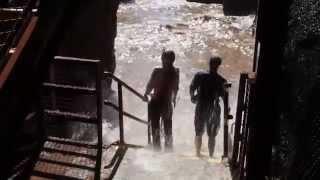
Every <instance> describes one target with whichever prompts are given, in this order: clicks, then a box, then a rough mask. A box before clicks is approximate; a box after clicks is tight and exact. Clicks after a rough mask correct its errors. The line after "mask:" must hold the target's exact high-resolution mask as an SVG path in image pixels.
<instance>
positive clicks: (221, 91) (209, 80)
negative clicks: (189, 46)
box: [190, 57, 226, 157]
mask: <svg viewBox="0 0 320 180" xmlns="http://www.w3.org/2000/svg"><path fill="white" fill-rule="evenodd" d="M221 62H222V60H221V58H220V57H212V58H210V71H209V72H207V73H206V72H199V73H197V74H196V75H195V76H194V78H193V80H192V83H191V85H190V96H191V101H192V102H193V103H196V111H195V119H194V125H195V132H196V137H195V146H196V154H197V156H201V154H200V149H201V144H202V135H203V133H204V128H205V126H206V127H207V134H208V137H209V140H208V148H209V155H210V157H213V153H214V147H215V137H216V135H217V134H218V130H219V128H220V114H221V108H220V104H219V97H222V98H224V95H225V88H224V86H225V83H226V80H225V79H224V78H223V77H222V76H221V75H219V74H218V72H217V71H218V68H219V66H220V65H221Z"/></svg>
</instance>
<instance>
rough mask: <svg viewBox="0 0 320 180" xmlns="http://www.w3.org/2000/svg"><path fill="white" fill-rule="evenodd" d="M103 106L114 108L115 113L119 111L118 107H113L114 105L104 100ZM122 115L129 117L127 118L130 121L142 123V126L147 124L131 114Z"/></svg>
mask: <svg viewBox="0 0 320 180" xmlns="http://www.w3.org/2000/svg"><path fill="white" fill-rule="evenodd" d="M104 104H105V105H107V106H110V107H112V108H114V109H115V110H117V111H119V107H118V106H117V105H115V104H114V103H112V102H110V101H106V100H105V101H104ZM123 115H125V116H127V117H129V118H131V119H133V120H135V121H137V122H140V123H143V124H146V125H148V124H149V123H148V122H147V121H145V120H143V119H141V118H138V117H136V116H134V115H132V114H130V113H128V112H125V111H123Z"/></svg>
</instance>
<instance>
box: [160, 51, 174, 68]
mask: <svg viewBox="0 0 320 180" xmlns="http://www.w3.org/2000/svg"><path fill="white" fill-rule="evenodd" d="M161 60H162V66H163V67H164V68H168V67H173V63H174V60H175V54H174V52H173V51H163V53H162V55H161Z"/></svg>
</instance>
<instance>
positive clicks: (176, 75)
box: [173, 68, 180, 106]
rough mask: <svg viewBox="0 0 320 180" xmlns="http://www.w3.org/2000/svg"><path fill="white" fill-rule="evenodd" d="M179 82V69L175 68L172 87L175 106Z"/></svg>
mask: <svg viewBox="0 0 320 180" xmlns="http://www.w3.org/2000/svg"><path fill="white" fill-rule="evenodd" d="M179 82H180V71H179V69H178V68H177V69H176V73H175V82H174V87H173V88H174V89H173V105H174V106H176V102H177V95H178V91H179Z"/></svg>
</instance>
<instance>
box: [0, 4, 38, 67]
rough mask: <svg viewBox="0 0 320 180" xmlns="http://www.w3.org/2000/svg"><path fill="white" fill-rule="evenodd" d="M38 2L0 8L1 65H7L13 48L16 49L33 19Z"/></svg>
mask: <svg viewBox="0 0 320 180" xmlns="http://www.w3.org/2000/svg"><path fill="white" fill-rule="evenodd" d="M36 2H37V0H26V1H21V2H20V3H14V4H9V6H8V7H2V8H0V40H1V41H0V42H1V45H0V62H1V61H2V62H1V63H0V65H1V64H3V63H5V62H3V61H5V58H6V56H7V54H9V53H10V49H11V48H15V47H16V46H17V44H18V42H19V40H20V39H21V37H22V35H23V32H24V31H25V29H26V28H27V27H28V24H29V22H30V20H31V17H32V16H33V14H34V13H35V12H36V9H35V8H36Z"/></svg>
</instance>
